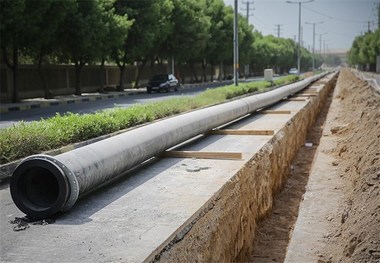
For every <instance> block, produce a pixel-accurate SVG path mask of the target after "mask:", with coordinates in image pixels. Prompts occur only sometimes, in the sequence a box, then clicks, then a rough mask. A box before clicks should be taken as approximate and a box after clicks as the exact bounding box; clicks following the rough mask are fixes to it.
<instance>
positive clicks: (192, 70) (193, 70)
mask: <svg viewBox="0 0 380 263" xmlns="http://www.w3.org/2000/svg"><path fill="white" fill-rule="evenodd" d="M190 72H191V76H192V77H194V80H195V82H198V77H197V73H196V72H195V68H194V63H193V62H191V63H190ZM192 80H193V78H192Z"/></svg>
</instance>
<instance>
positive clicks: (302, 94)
mask: <svg viewBox="0 0 380 263" xmlns="http://www.w3.org/2000/svg"><path fill="white" fill-rule="evenodd" d="M317 95H318V94H311V93H299V94H297V96H298V97H315V96H317Z"/></svg>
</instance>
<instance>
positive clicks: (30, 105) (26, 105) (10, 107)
mask: <svg viewBox="0 0 380 263" xmlns="http://www.w3.org/2000/svg"><path fill="white" fill-rule="evenodd" d="M230 83H232V82H231V81H220V82H219V81H218V82H205V83H196V84H186V85H183V86H182V88H184V89H188V88H194V87H202V86H219V85H222V86H223V85H228V84H230ZM145 93H146V88H141V89H138V90H127V91H121V92H112V93H104V94H98V95H93V94H87V95H82V96H78V97H70V98H68V97H63V98H59V97H57V98H55V99H51V100H48V101H32V100H26V101H24V102H21V103H6V104H2V105H0V113H7V112H16V111H26V110H32V109H40V108H46V107H51V106H61V105H68V104H79V103H83V102H94V101H99V100H105V99H115V98H122V97H126V96H133V95H137V94H145Z"/></svg>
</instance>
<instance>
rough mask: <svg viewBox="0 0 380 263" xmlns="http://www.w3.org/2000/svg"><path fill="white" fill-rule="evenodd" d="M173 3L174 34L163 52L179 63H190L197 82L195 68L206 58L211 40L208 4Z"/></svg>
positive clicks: (177, 0) (193, 0) (199, 0)
mask: <svg viewBox="0 0 380 263" xmlns="http://www.w3.org/2000/svg"><path fill="white" fill-rule="evenodd" d="M172 1H173V4H174V9H173V14H172V16H171V19H172V20H171V24H172V33H171V34H170V35H169V36H168V38H167V39H166V41H165V42H164V43H163V47H164V48H163V51H164V54H167V56H174V57H175V58H176V60H177V62H178V63H183V62H187V63H189V65H190V68H191V70H192V75H193V77H194V78H195V80H196V81H197V80H198V79H197V76H196V74H195V70H194V67H193V66H194V63H195V62H196V61H201V60H202V59H203V58H204V57H205V53H204V52H205V48H206V46H207V42H208V41H209V39H210V35H209V32H210V26H211V22H210V17H209V16H207V15H206V14H205V7H206V3H205V0H188V1H182V0H172ZM182 79H183V78H182Z"/></svg>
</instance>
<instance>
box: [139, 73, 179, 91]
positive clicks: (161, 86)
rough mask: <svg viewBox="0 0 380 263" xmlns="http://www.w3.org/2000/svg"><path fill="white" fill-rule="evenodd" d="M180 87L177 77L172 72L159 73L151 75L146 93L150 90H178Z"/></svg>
mask: <svg viewBox="0 0 380 263" xmlns="http://www.w3.org/2000/svg"><path fill="white" fill-rule="evenodd" d="M180 87H181V84H180V83H179V81H178V79H177V78H176V77H175V76H174V75H173V74H159V75H155V76H153V77H152V78H151V79H150V80H149V82H148V84H147V86H146V91H147V93H152V91H158V92H160V91H165V92H169V91H170V90H174V91H178V89H179V88H180Z"/></svg>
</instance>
